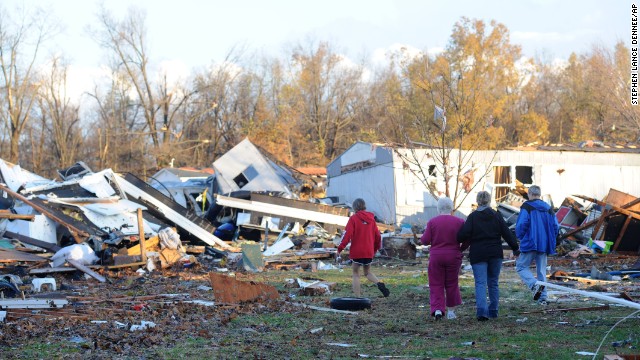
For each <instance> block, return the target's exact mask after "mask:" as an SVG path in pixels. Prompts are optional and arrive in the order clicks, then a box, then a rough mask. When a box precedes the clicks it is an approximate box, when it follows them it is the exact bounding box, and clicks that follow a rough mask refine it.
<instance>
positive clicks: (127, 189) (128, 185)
mask: <svg viewBox="0 0 640 360" xmlns="http://www.w3.org/2000/svg"><path fill="white" fill-rule="evenodd" d="M106 175H109V176H110V179H111V180H113V181H114V182H115V183H116V184H117V186H118V187H119V188H120V189H121V190H122V191H123V192H124V193H126V196H127V197H131V198H134V199H139V200H141V201H144V202H147V203H149V204H151V205H153V206H154V207H156V208H157V210H158V212H161V213H162V214H163V215H164V217H166V218H167V219H168V220H170V221H172V222H173V223H175V225H176V226H178V227H180V228H181V229H183V230H185V231H187V232H189V233H190V234H191V235H193V236H195V237H197V238H198V239H200V240H202V241H204V242H205V243H207V244H209V245H211V246H217V247H220V248H222V249H224V250H231V249H232V247H231V246H229V245H228V244H227V243H225V242H224V241H222V240H221V239H219V238H218V237H217V236H215V235H213V233H211V232H209V231H207V230H206V229H204V228H202V227H201V226H199V225H198V224H196V223H194V222H193V221H191V220H190V219H189V218H187V217H186V216H184V215H183V214H181V213H179V212H177V211H175V210H174V209H172V208H171V207H169V206H167V205H165V204H164V203H163V202H162V201H160V200H158V199H156V198H155V197H153V196H152V195H150V194H148V193H147V192H145V190H143V189H140V188H139V187H138V186H136V184H133V183H132V182H130V181H128V180H127V179H125V178H124V177H123V176H121V175H118V174H115V173H110V174H106Z"/></svg>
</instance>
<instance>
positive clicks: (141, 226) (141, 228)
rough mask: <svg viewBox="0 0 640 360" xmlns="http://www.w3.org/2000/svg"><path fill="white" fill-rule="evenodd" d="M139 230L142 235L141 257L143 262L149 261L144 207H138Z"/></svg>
mask: <svg viewBox="0 0 640 360" xmlns="http://www.w3.org/2000/svg"><path fill="white" fill-rule="evenodd" d="M138 230H139V232H140V233H139V236H140V258H141V259H142V262H147V247H146V246H145V244H144V243H145V236H144V221H143V220H142V209H140V208H138Z"/></svg>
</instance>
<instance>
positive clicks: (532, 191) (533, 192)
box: [527, 185, 542, 198]
mask: <svg viewBox="0 0 640 360" xmlns="http://www.w3.org/2000/svg"><path fill="white" fill-rule="evenodd" d="M527 194H529V198H531V197H536V198H539V197H540V196H542V190H541V189H540V186H538V185H533V186H531V187H530V188H529V190H528V191H527Z"/></svg>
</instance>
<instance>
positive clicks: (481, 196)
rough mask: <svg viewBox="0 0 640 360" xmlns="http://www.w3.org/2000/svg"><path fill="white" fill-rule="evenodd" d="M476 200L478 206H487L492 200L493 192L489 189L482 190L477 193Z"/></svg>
mask: <svg viewBox="0 0 640 360" xmlns="http://www.w3.org/2000/svg"><path fill="white" fill-rule="evenodd" d="M476 202H477V203H478V206H487V205H489V203H490V202H491V194H489V193H488V192H487V191H480V192H478V195H476Z"/></svg>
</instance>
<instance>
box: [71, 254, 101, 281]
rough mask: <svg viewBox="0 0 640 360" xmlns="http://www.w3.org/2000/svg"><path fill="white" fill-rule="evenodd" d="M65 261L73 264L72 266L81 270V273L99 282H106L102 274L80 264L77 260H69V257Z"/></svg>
mask: <svg viewBox="0 0 640 360" xmlns="http://www.w3.org/2000/svg"><path fill="white" fill-rule="evenodd" d="M67 262H68V263H69V264H70V265H71V266H73V267H74V268H76V269H78V270H80V271H82V272H83V273H85V274H87V275H89V276H91V277H93V278H94V279H96V280H98V281H100V282H106V281H107V279H105V278H104V276H102V275H100V274H98V273H97V272H95V271H93V270H91V269H89V268H88V267H86V266H84V265H82V264H80V263H79V262H77V261H75V260H71V259H67Z"/></svg>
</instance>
